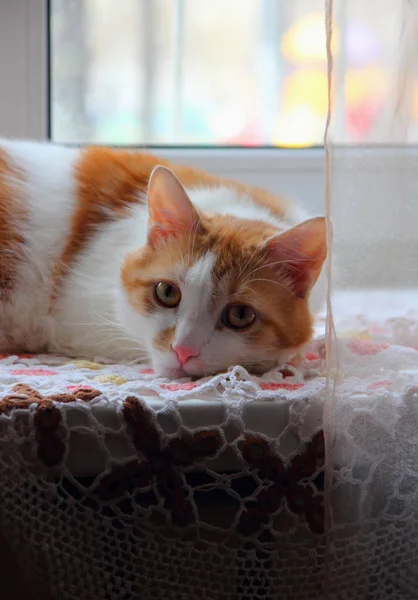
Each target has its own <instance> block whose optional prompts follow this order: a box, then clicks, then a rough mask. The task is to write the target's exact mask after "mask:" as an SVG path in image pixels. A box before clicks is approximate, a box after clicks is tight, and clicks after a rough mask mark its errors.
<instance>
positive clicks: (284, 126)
mask: <svg viewBox="0 0 418 600" xmlns="http://www.w3.org/2000/svg"><path fill="white" fill-rule="evenodd" d="M401 8H402V6H401V3H399V2H393V0H369V1H368V2H364V1H363V0H358V1H357V2H350V3H349V9H347V8H346V9H344V3H343V2H342V3H339V10H340V14H338V15H337V23H338V21H340V22H341V27H340V28H338V27H336V29H335V32H334V36H335V46H336V47H335V51H336V53H337V61H344V72H345V73H346V75H345V81H344V94H345V98H346V106H345V123H346V132H345V139H343V140H342V141H349V142H353V141H354V142H360V143H361V142H362V141H368V140H369V138H370V135H371V131H372V129H373V127H374V125H375V124H376V121H377V119H378V117H379V113H380V111H381V110H382V107H383V104H384V103H385V101H386V100H387V94H388V90H387V83H388V77H389V74H390V68H391V57H392V56H393V55H394V52H396V46H395V47H394V45H395V44H396V42H397V40H396V39H394V38H393V33H392V32H393V31H394V30H395V29H396V28H395V27H393V24H394V22H396V20H398V19H399V18H401ZM379 11H380V12H381V13H384V15H385V18H384V19H376V14H378V13H379ZM342 25H344V27H343V26H342ZM339 29H340V30H339ZM50 36H51V46H50V47H51V55H50V58H51V63H50V75H51V85H50V90H51V136H52V139H54V140H56V141H60V142H100V143H110V144H123V145H125V144H134V145H142V144H144V145H157V146H159V145H162V146H167V145H168V146H184V145H186V146H187V145H192V146H231V145H232V146H244V147H260V146H282V147H283V146H284V147H311V146H318V145H321V144H322V136H323V130H324V122H325V115H326V110H327V76H326V54H325V30H324V2H323V0H292V1H290V0H288V1H285V0H282V1H280V0H152V1H150V0H119V1H118V2H114V0H72V1H71V2H68V0H51V1H50ZM417 102H418V85H417ZM411 110H413V111H415V113H416V119H417V122H418V112H417V110H416V107H412V108H411Z"/></svg>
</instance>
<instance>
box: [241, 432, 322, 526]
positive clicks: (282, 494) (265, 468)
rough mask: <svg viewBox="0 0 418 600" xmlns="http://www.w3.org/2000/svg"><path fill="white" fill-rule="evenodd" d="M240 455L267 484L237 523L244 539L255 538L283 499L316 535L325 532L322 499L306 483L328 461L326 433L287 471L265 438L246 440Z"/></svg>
mask: <svg viewBox="0 0 418 600" xmlns="http://www.w3.org/2000/svg"><path fill="white" fill-rule="evenodd" d="M240 452H241V455H242V457H243V459H244V460H245V462H246V463H247V464H248V465H249V466H250V467H251V468H252V469H255V470H256V471H257V473H258V475H259V476H260V478H262V479H264V480H265V481H266V484H267V485H266V487H264V488H263V489H262V490H261V491H260V493H259V494H258V495H257V497H256V499H255V501H254V500H251V501H249V502H247V503H246V504H245V506H244V510H243V512H242V513H241V515H240V519H239V522H238V530H239V531H240V532H241V533H242V534H243V535H246V536H248V535H254V534H255V533H257V532H258V531H259V530H260V528H261V526H262V525H263V523H266V522H267V521H268V519H269V517H270V515H271V514H273V513H275V512H276V511H277V510H278V509H279V508H280V506H281V504H282V501H283V498H284V499H285V501H286V504H287V506H288V508H289V510H291V511H292V512H293V513H295V514H298V515H302V514H303V515H305V518H306V521H307V523H308V526H309V528H310V530H311V531H312V532H313V533H315V534H322V533H323V531H324V506H323V497H322V495H319V494H318V495H314V492H313V490H312V487H310V486H308V485H305V484H304V483H303V480H306V479H307V478H309V477H313V476H314V475H316V474H317V472H318V468H319V467H322V464H323V461H324V457H325V445H324V437H323V432H322V431H320V432H318V433H317V434H316V435H315V436H314V437H313V438H312V440H311V441H310V442H309V443H308V445H307V447H306V449H305V451H304V452H303V453H302V454H298V455H296V456H295V457H294V458H293V459H292V461H291V462H290V464H289V465H288V466H287V468H286V467H285V464H284V462H283V461H282V459H281V458H280V457H279V456H278V455H277V454H276V453H275V452H274V450H273V448H272V446H271V444H270V443H269V442H268V441H267V440H266V439H265V438H263V437H261V436H258V435H253V434H247V435H245V436H244V440H243V442H242V444H241V446H240Z"/></svg>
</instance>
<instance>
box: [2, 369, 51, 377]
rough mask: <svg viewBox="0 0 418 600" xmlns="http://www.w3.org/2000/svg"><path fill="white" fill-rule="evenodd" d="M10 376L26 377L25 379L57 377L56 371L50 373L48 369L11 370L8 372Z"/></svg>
mask: <svg viewBox="0 0 418 600" xmlns="http://www.w3.org/2000/svg"><path fill="white" fill-rule="evenodd" d="M10 374H11V375H16V376H21V375H26V376H27V377H53V376H54V375H58V371H50V370H48V369H13V370H12V371H10Z"/></svg>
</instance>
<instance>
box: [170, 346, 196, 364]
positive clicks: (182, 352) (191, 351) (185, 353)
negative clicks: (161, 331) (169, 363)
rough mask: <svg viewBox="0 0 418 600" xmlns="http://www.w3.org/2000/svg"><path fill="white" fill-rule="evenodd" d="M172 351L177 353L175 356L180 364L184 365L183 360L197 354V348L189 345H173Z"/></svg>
mask: <svg viewBox="0 0 418 600" xmlns="http://www.w3.org/2000/svg"><path fill="white" fill-rule="evenodd" d="M173 350H174V352H175V353H176V354H177V357H178V359H179V361H180V364H182V365H184V363H185V362H187V361H188V360H189V358H192V357H193V356H197V355H198V354H199V351H198V350H195V348H190V347H189V346H181V345H179V346H173Z"/></svg>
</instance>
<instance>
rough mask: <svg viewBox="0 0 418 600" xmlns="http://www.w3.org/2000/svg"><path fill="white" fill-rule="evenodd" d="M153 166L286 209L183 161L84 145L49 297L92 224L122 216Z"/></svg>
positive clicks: (141, 190) (268, 197) (267, 195)
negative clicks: (70, 214)
mask: <svg viewBox="0 0 418 600" xmlns="http://www.w3.org/2000/svg"><path fill="white" fill-rule="evenodd" d="M157 165H164V166H167V167H169V168H170V169H171V170H172V171H173V172H174V173H175V175H176V176H177V177H178V178H179V180H180V181H181V182H182V183H183V185H185V186H186V187H197V186H199V187H204V186H208V187H220V186H224V185H225V186H229V187H232V188H234V189H235V190H237V191H238V192H239V193H242V194H245V195H250V196H251V197H252V198H253V199H254V200H255V201H256V202H257V203H258V204H260V205H262V206H265V207H267V208H268V209H269V210H271V212H272V213H274V214H276V215H278V216H282V215H283V214H284V213H285V211H286V208H287V206H286V204H285V203H284V202H283V201H282V200H279V199H278V198H277V197H275V196H273V195H272V194H270V193H269V192H267V191H265V190H262V189H260V188H254V187H249V186H246V185H244V184H242V183H239V182H236V181H233V180H230V179H221V178H218V177H215V176H214V175H210V174H209V173H205V172H203V171H199V170H196V169H192V168H190V167H187V166H183V165H174V164H170V163H169V162H168V161H166V160H164V159H161V158H158V157H156V156H154V155H151V154H146V153H143V152H127V151H122V150H112V149H110V148H87V149H85V150H83V151H82V152H81V154H80V158H79V160H78V162H77V163H76V165H75V167H74V176H75V179H76V182H77V208H76V210H75V213H74V216H73V220H72V225H71V231H70V234H69V237H68V241H67V244H66V246H65V248H64V251H63V253H62V255H61V257H60V259H59V261H58V262H57V264H56V266H55V269H54V285H53V290H54V291H53V295H52V296H53V298H54V297H55V296H56V294H57V293H58V288H59V284H60V282H61V280H62V278H63V276H64V275H65V273H66V272H67V270H68V268H69V267H70V266H71V264H72V263H73V261H74V259H75V257H76V256H77V255H78V253H79V252H80V251H81V250H82V249H83V248H84V247H85V246H86V244H87V243H88V241H89V238H90V237H91V236H92V235H93V234H94V232H95V231H96V230H97V228H98V227H99V226H100V225H102V224H103V223H106V222H108V221H110V220H112V219H117V218H121V217H124V216H126V214H127V209H128V208H129V206H131V205H132V204H136V203H138V202H140V201H141V195H140V194H141V193H142V194H145V193H146V191H147V187H148V181H149V177H150V175H151V172H152V170H153V169H154V167H156V166H157ZM53 298H52V299H53Z"/></svg>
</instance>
